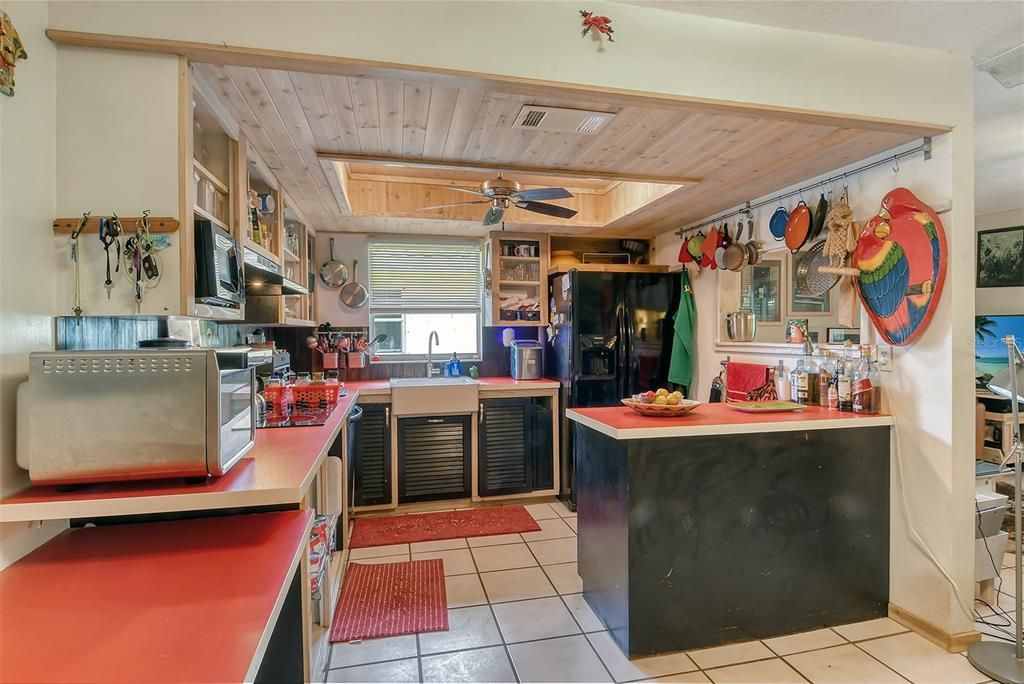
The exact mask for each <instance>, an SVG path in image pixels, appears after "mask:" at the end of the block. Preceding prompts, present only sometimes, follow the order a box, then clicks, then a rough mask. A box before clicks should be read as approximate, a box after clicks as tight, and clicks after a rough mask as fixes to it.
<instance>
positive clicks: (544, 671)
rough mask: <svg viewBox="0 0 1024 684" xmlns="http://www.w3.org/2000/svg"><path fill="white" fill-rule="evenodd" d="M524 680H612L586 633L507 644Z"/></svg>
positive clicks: (517, 670) (520, 676)
mask: <svg viewBox="0 0 1024 684" xmlns="http://www.w3.org/2000/svg"><path fill="white" fill-rule="evenodd" d="M508 650H509V654H510V655H511V656H512V665H513V666H514V667H515V668H516V673H517V674H518V675H519V679H520V681H522V682H610V681H611V678H610V677H609V676H608V672H607V670H605V669H604V665H602V664H601V660H600V659H599V658H598V657H597V654H596V653H594V649H593V648H591V646H590V642H588V641H587V639H586V637H584V636H583V635H577V636H571V637H563V638H561V639H545V640H544V641H530V642H527V643H525V644H512V645H510V646H509V647H508Z"/></svg>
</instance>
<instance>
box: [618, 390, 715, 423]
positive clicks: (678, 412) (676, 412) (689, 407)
mask: <svg viewBox="0 0 1024 684" xmlns="http://www.w3.org/2000/svg"><path fill="white" fill-rule="evenodd" d="M640 397H641V395H634V396H632V397H629V398H627V399H623V400H622V404H623V405H624V406H628V407H629V408H631V409H633V410H634V411H636V412H637V413H639V414H640V415H641V416H651V417H654V418H675V417H677V416H685V415H686V414H687V413H690V412H691V411H693V410H694V409H695V408H697V407H698V406H700V405H701V403H702V402H699V401H696V400H694V399H680V400H679V403H678V404H649V403H646V402H644V401H642V400H641V398H640Z"/></svg>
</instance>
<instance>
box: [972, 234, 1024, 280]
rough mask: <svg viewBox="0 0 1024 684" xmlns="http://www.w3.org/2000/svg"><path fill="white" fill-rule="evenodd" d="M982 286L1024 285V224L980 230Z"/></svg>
mask: <svg viewBox="0 0 1024 684" xmlns="http://www.w3.org/2000/svg"><path fill="white" fill-rule="evenodd" d="M978 287H1024V226H1015V227H1013V228H996V229H994V230H983V231H980V232H979V233H978Z"/></svg>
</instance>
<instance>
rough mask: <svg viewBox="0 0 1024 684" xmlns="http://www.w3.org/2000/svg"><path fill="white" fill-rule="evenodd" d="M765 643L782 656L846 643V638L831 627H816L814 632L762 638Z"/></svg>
mask: <svg viewBox="0 0 1024 684" xmlns="http://www.w3.org/2000/svg"><path fill="white" fill-rule="evenodd" d="M762 641H764V645H765V646H767V647H768V648H770V649H772V650H773V651H775V653H777V654H778V655H780V656H784V655H789V654H790V653H800V652H801V651H813V650H815V649H818V648H828V647H829V646H840V645H842V644H845V643H846V639H844V638H843V637H841V636H839V635H838V634H836V633H835V632H833V631H832V630H831V629H816V630H814V631H812V632H800V633H799V634H787V635H786V636H781V637H774V638H772V639H762Z"/></svg>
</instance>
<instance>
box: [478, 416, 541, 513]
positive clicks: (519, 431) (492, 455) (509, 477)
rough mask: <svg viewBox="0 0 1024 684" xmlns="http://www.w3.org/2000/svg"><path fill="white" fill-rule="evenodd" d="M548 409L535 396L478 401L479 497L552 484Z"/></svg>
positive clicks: (517, 492) (530, 489)
mask: <svg viewBox="0 0 1024 684" xmlns="http://www.w3.org/2000/svg"><path fill="white" fill-rule="evenodd" d="M551 430H552V423H551V406H550V402H549V400H548V399H545V398H537V397H523V398H508V399H484V400H482V401H481V402H480V431H479V447H478V459H479V464H478V465H479V467H478V473H479V479H478V482H477V488H478V491H479V493H480V496H500V495H506V494H521V493H525V492H532V491H536V490H540V489H550V488H551V487H552V485H553V476H554V473H553V459H552V451H551V450H552V439H551V437H552V435H551Z"/></svg>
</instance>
